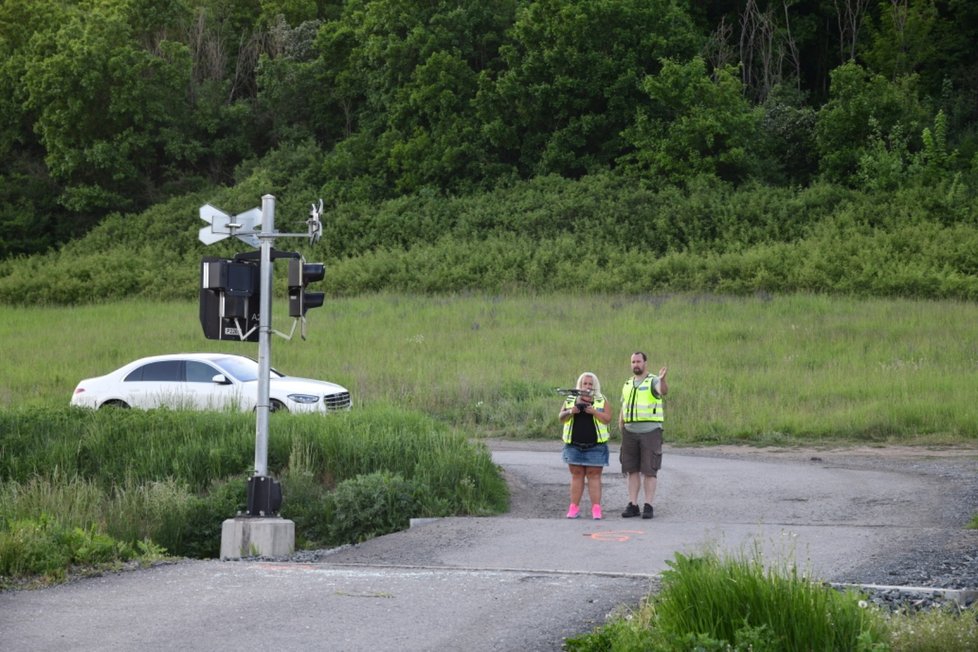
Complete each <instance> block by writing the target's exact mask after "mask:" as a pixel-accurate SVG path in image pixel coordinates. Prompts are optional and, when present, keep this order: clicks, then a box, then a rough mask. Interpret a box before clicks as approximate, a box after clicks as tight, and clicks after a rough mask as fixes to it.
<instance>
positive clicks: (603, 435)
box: [564, 396, 611, 444]
mask: <svg viewBox="0 0 978 652" xmlns="http://www.w3.org/2000/svg"><path fill="white" fill-rule="evenodd" d="M576 402H577V399H576V398H575V397H573V396H568V397H567V400H566V401H564V409H565V410H569V409H571V408H572V407H574V403H576ZM593 405H594V409H595V410H600V409H603V408H604V396H595V397H594V403H593ZM575 416H576V415H572V416H571V418H570V419H568V420H567V421H565V422H564V443H565V444H569V443H571V433H572V432H573V430H574V418H575ZM591 418H592V419H594V428H595V430H597V431H598V443H599V444H603V443H605V442H606V441H608V437H609V435H610V434H611V431H610V430H609V429H608V424H607V423H602V422H601V421H600V420H599V419H598V418H597V417H596V416H594V415H592V416H591Z"/></svg>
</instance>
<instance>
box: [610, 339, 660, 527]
mask: <svg viewBox="0 0 978 652" xmlns="http://www.w3.org/2000/svg"><path fill="white" fill-rule="evenodd" d="M631 364H632V377H631V378H629V379H628V380H626V381H625V387H624V388H623V389H622V392H621V413H620V414H619V416H618V427H619V429H620V430H621V453H620V459H621V470H622V472H623V473H626V474H628V506H627V507H626V508H625V511H624V512H622V513H621V515H622V516H623V517H624V518H631V517H633V516H638V515H639V513H641V515H642V518H652V500H653V499H654V498H655V486H656V482H657V481H658V479H657V475H658V473H659V469H660V468H661V467H662V424H663V421H664V419H663V411H662V397H663V396H665V395H666V393H667V392H668V391H669V386H668V385H666V372H667V371H668V367H662V369H660V370H659V375H658V376H656V375H655V374H650V373H648V372H647V371H646V368H647V367H648V357H647V356H646V355H645V354H644V353H642V352H641V351H636V352H635V353H633V354H632V360H631ZM640 485H641V487H642V488H644V490H645V507H643V508H642V511H641V512H639V509H638V490H639V488H640Z"/></svg>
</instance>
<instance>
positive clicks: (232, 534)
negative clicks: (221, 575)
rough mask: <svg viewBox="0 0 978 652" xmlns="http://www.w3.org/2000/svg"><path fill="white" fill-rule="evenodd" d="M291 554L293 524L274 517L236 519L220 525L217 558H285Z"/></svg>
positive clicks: (293, 545)
mask: <svg viewBox="0 0 978 652" xmlns="http://www.w3.org/2000/svg"><path fill="white" fill-rule="evenodd" d="M294 551H295V523H293V522H292V521H290V520H288V519H285V518H278V517H269V518H264V517H257V518H256V517H253V516H238V517H236V518H229V519H227V520H226V521H224V523H223V524H222V525H221V559H222V560H224V559H241V558H242V557H285V556H288V555H291V554H292V553H293V552H294Z"/></svg>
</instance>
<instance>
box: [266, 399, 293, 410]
mask: <svg viewBox="0 0 978 652" xmlns="http://www.w3.org/2000/svg"><path fill="white" fill-rule="evenodd" d="M269 411H270V412H288V411H289V408H287V407H285V403H283V402H282V401H276V400H275V399H272V402H271V404H270V405H269Z"/></svg>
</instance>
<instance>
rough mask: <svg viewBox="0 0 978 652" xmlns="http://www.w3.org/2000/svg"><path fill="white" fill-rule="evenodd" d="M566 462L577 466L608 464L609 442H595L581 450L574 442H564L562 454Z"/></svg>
mask: <svg viewBox="0 0 978 652" xmlns="http://www.w3.org/2000/svg"><path fill="white" fill-rule="evenodd" d="M562 458H563V460H564V463H565V464H574V465H575V466H608V444H595V445H594V446H592V447H591V448H588V449H587V450H581V449H580V448H578V447H577V446H575V445H574V444H564V454H563V456H562Z"/></svg>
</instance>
